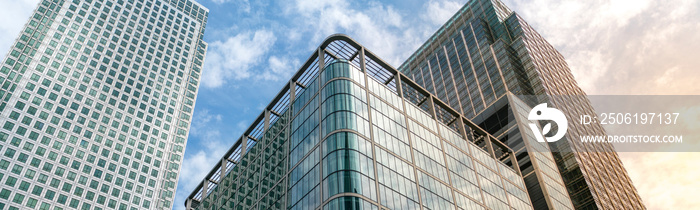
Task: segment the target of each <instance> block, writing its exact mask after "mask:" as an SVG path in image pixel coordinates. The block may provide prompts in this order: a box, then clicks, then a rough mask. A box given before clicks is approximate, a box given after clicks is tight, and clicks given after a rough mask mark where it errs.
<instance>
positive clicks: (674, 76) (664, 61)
mask: <svg viewBox="0 0 700 210" xmlns="http://www.w3.org/2000/svg"><path fill="white" fill-rule="evenodd" d="M505 3H506V5H509V6H510V8H511V9H513V10H514V11H516V12H517V13H518V14H520V15H521V16H523V18H524V19H525V20H526V21H527V22H528V23H530V24H531V25H532V26H533V27H534V28H535V29H536V30H537V31H538V32H540V33H541V34H542V35H543V36H544V37H545V39H547V40H548V41H549V42H550V43H551V44H552V45H554V46H555V48H557V49H558V50H559V51H560V52H561V53H562V54H563V55H564V57H565V58H566V59H567V61H568V63H569V66H570V67H571V70H572V72H573V73H574V75H575V76H576V80H577V81H578V83H579V84H580V86H581V87H582V88H583V89H584V90H585V91H586V92H587V93H588V94H697V93H698V92H700V87H699V86H697V85H693V84H695V83H696V79H694V78H698V77H700V72H697V71H695V70H694V69H697V66H699V65H700V60H698V59H696V58H697V57H698V52H697V50H696V49H698V48H700V33H698V31H700V22H698V21H694V20H697V19H699V18H700V16H699V15H698V13H700V8H699V7H698V6H697V1H692V0H671V1H648V0H644V1H632V2H630V1H626V0H576V1H553V0H535V1H520V0H505ZM674 68H675V69H674ZM658 78H662V79H661V80H658ZM655 81H656V82H655ZM668 81H670V82H668Z"/></svg>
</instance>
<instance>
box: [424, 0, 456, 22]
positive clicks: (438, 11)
mask: <svg viewBox="0 0 700 210" xmlns="http://www.w3.org/2000/svg"><path fill="white" fill-rule="evenodd" d="M427 4H428V6H427V10H428V11H427V13H425V14H423V18H424V19H426V20H428V21H430V22H431V23H433V24H436V25H442V24H445V22H447V20H448V19H450V17H452V15H454V14H455V13H456V12H457V11H458V10H459V8H462V6H464V4H463V3H460V2H456V1H437V0H431V1H430V2H428V3H427Z"/></svg>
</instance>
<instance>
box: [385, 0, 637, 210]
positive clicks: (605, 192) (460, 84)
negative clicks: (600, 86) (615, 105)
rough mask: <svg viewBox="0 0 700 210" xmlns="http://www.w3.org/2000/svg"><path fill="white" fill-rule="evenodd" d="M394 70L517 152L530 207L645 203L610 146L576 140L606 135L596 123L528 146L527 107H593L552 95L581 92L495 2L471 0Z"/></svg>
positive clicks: (544, 45)
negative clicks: (530, 200) (555, 139)
mask: <svg viewBox="0 0 700 210" xmlns="http://www.w3.org/2000/svg"><path fill="white" fill-rule="evenodd" d="M398 69H399V71H400V72H402V73H404V74H406V75H407V77H409V78H411V79H412V80H413V81H416V83H418V84H419V85H420V86H422V87H424V88H425V89H426V90H428V91H429V92H430V93H432V94H434V95H435V96H436V97H437V98H438V99H440V100H441V101H444V102H445V103H447V104H449V106H450V107H452V108H454V109H455V110H457V111H458V112H460V113H462V114H463V115H464V116H465V117H466V118H467V119H469V120H471V121H472V122H474V123H476V124H478V125H479V126H480V127H482V128H483V129H485V130H486V131H487V132H489V133H490V134H492V135H494V136H495V137H496V138H497V139H498V140H499V141H501V142H503V143H504V144H506V145H508V146H509V147H510V148H511V149H513V150H514V151H515V153H516V156H517V157H518V163H519V164H520V167H521V168H520V170H521V171H522V172H523V176H524V179H525V182H526V185H527V186H528V192H529V193H530V197H531V199H532V204H533V206H534V207H535V208H536V209H544V208H549V209H570V208H571V206H569V205H566V203H567V202H566V201H565V200H567V199H570V202H571V204H572V205H573V208H575V209H643V208H644V206H643V204H642V201H641V198H640V197H639V195H638V193H637V191H636V189H635V188H634V186H633V185H632V182H631V180H630V179H629V176H628V175H627V172H626V170H625V169H624V167H623V165H622V162H621V161H620V159H619V157H618V155H617V153H615V152H614V148H613V147H612V145H610V144H607V143H596V144H593V143H588V144H583V143H580V142H579V141H577V139H579V136H581V135H605V130H604V129H603V128H602V127H601V126H600V125H595V126H590V127H585V128H584V127H582V126H581V125H577V124H575V123H569V129H568V132H567V134H566V136H565V138H564V139H561V140H559V141H556V142H554V143H549V145H540V146H536V145H533V144H528V143H527V142H531V141H530V140H528V135H530V134H528V132H529V131H528V130H529V129H528V128H527V126H525V127H523V125H524V124H526V123H527V122H522V120H520V117H522V116H527V112H525V111H529V109H530V107H533V106H535V105H537V104H539V103H548V104H550V107H556V108H558V109H559V110H561V111H563V112H564V114H565V115H566V116H567V118H568V119H578V117H579V116H581V115H595V112H594V110H593V108H592V106H591V105H590V102H589V101H588V100H587V99H586V98H585V97H569V98H567V97H552V96H562V95H563V96H567V95H575V96H585V93H584V92H583V91H582V90H581V89H580V88H579V87H578V85H577V84H576V81H575V80H574V77H573V75H572V74H571V71H570V70H569V68H568V66H567V64H566V62H565V60H564V57H563V56H562V55H561V54H560V53H559V52H558V51H557V50H556V49H554V48H553V47H552V45H550V44H549V43H548V42H547V41H546V40H545V39H544V38H542V36H541V35H540V34H538V33H537V32H536V31H535V30H534V29H533V28H532V27H531V26H530V25H528V24H527V23H526V22H525V21H524V20H523V19H522V18H521V17H520V16H518V15H517V14H516V13H514V12H513V11H511V10H510V9H508V8H507V7H506V6H505V5H504V4H503V3H502V2H500V1H499V0H471V1H469V2H468V3H467V4H466V5H465V6H464V7H462V8H461V9H460V10H459V11H458V12H457V14H455V15H454V16H453V17H452V18H450V19H449V20H448V21H447V23H445V25H443V26H442V27H441V28H440V29H439V30H438V31H437V32H436V33H435V34H434V35H433V36H432V37H431V38H430V39H428V41H427V42H426V43H425V44H424V45H423V46H421V47H420V48H419V49H418V50H417V51H416V52H415V53H414V54H413V55H412V56H411V57H409V58H408V59H407V61H406V62H405V63H404V64H402V65H401V66H400V67H399V68H398ZM523 112H524V113H523ZM523 114H524V115H523ZM525 120H527V117H525ZM523 128H524V129H523ZM552 160H553V162H555V164H556V167H554V168H553V170H550V169H552V167H551V166H552ZM544 166H546V167H544ZM554 172H556V173H554ZM557 173H558V174H559V175H557ZM560 180H563V183H564V185H565V188H564V189H566V190H565V191H566V192H562V191H564V190H563V189H562V188H560V184H558V182H560Z"/></svg>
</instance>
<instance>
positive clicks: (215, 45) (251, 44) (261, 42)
mask: <svg viewBox="0 0 700 210" xmlns="http://www.w3.org/2000/svg"><path fill="white" fill-rule="evenodd" d="M276 40H277V38H276V37H275V35H274V34H273V33H272V32H271V31H268V30H265V29H261V30H257V31H255V32H243V33H239V34H237V35H235V36H232V37H228V39H226V40H224V41H223V42H222V41H215V42H212V43H210V44H209V49H208V50H207V57H206V61H205V62H204V73H203V74H202V85H204V86H205V87H209V88H216V87H221V86H222V85H223V84H225V83H226V81H227V80H240V79H247V78H250V77H251V72H250V71H249V70H250V68H252V67H255V66H256V65H258V64H259V63H260V62H262V61H263V60H264V57H265V56H267V53H268V51H269V50H270V48H272V45H273V44H274V43H275V41H276Z"/></svg>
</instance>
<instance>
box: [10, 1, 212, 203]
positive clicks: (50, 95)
mask: <svg viewBox="0 0 700 210" xmlns="http://www.w3.org/2000/svg"><path fill="white" fill-rule="evenodd" d="M207 15H208V10H207V9H206V8H204V7H202V6H201V5H199V4H197V3H195V2H194V1H190V0H147V1H138V0H72V1H71V0H41V1H40V3H39V4H38V6H37V8H36V9H35V10H34V12H33V14H32V16H31V17H30V19H29V20H28V21H27V23H26V25H25V27H24V29H23V30H22V31H21V32H20V34H19V36H18V38H17V40H16V41H15V43H14V44H13V45H12V46H11V49H10V50H9V52H8V54H7V56H6V57H5V59H4V60H3V62H2V64H1V66H0V126H1V127H0V209H56V210H58V209H170V208H172V205H173V204H172V200H173V197H174V192H175V187H176V185H177V180H178V174H179V169H180V163H181V161H182V155H183V151H184V146H185V144H186V139H187V134H188V130H189V123H190V118H191V115H192V107H193V105H194V100H195V98H196V95H197V88H198V86H199V85H198V83H199V82H198V80H199V75H200V72H201V68H202V61H203V59H204V54H205V51H206V47H207V45H206V43H204V42H203V41H202V34H203V32H204V27H205V25H206V22H207Z"/></svg>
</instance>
